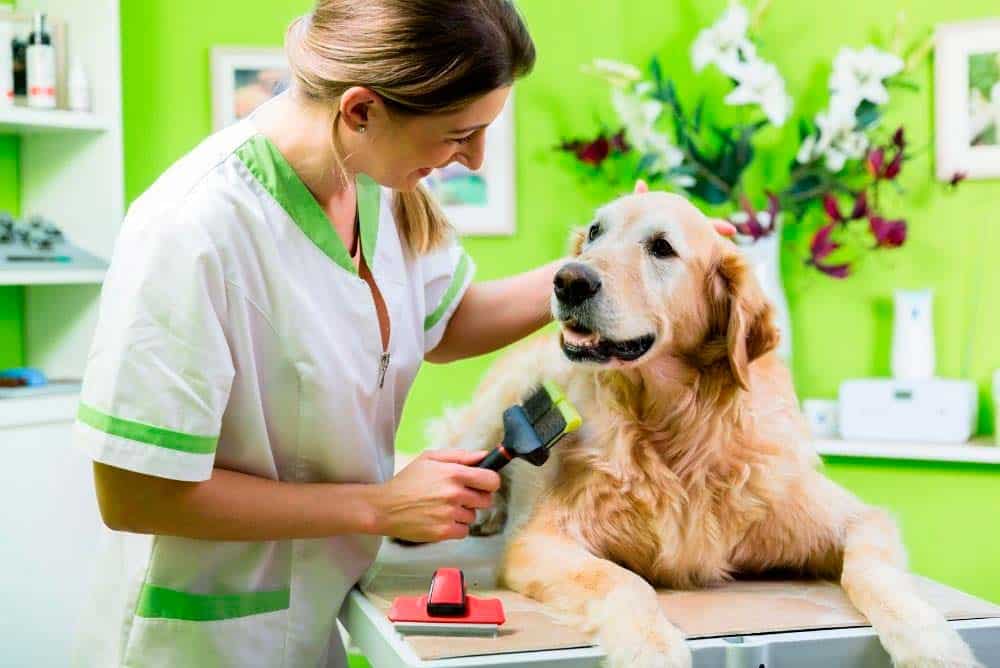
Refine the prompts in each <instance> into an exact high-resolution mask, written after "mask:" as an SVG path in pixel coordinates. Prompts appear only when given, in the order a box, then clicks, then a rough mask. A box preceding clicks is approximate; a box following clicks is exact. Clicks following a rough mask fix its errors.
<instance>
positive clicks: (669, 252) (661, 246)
mask: <svg viewBox="0 0 1000 668" xmlns="http://www.w3.org/2000/svg"><path fill="white" fill-rule="evenodd" d="M649 253H650V254H651V255H652V256H653V257H656V258H660V259H664V258H668V257H674V256H675V255H677V253H676V251H674V247H673V246H671V245H670V242H669V241H667V240H666V239H664V238H663V237H657V238H656V239H653V240H652V241H650V242H649Z"/></svg>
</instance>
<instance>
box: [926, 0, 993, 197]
mask: <svg viewBox="0 0 1000 668" xmlns="http://www.w3.org/2000/svg"><path fill="white" fill-rule="evenodd" d="M934 96H935V116H936V118H935V126H936V127H935V134H936V154H937V155H936V163H937V177H938V178H939V179H941V180H942V181H948V180H951V178H952V177H953V176H955V174H958V173H961V174H964V175H965V176H966V177H968V178H972V179H975V178H1000V19H988V20H983V21H973V22H965V23H951V24H944V25H940V26H938V28H937V30H936V33H935V48H934Z"/></svg>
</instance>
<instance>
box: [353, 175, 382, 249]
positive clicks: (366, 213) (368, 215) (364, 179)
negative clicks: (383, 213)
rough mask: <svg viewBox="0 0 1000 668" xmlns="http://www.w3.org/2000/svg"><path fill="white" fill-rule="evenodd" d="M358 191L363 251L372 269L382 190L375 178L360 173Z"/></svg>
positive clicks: (356, 189) (355, 184)
mask: <svg viewBox="0 0 1000 668" xmlns="http://www.w3.org/2000/svg"><path fill="white" fill-rule="evenodd" d="M354 188H355V191H356V192H357V193H358V215H359V216H361V252H363V253H364V254H365V262H367V263H368V268H369V269H371V268H372V267H373V266H374V264H375V243H376V242H377V241H378V215H379V205H380V204H381V197H382V191H381V189H380V187H379V184H378V183H376V182H375V179H373V178H372V177H370V176H368V175H367V174H358V176H357V178H355V179H354Z"/></svg>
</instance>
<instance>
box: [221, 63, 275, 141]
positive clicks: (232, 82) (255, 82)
mask: <svg viewBox="0 0 1000 668" xmlns="http://www.w3.org/2000/svg"><path fill="white" fill-rule="evenodd" d="M211 60H212V127H213V129H214V130H215V131H218V130H221V129H223V128H225V127H228V126H230V125H232V124H233V123H235V122H237V121H239V120H241V119H243V118H245V117H246V116H248V115H249V114H250V113H251V112H252V111H253V110H254V109H256V108H257V107H259V106H260V105H261V104H263V103H264V102H266V101H267V100H269V99H271V98H272V97H274V96H275V95H278V94H279V93H281V92H282V91H284V90H285V89H286V88H288V85H289V82H290V81H291V69H290V68H289V66H288V60H287V58H286V57H285V52H284V50H283V49H281V48H258V47H228V46H227V47H214V48H213V49H212V55H211Z"/></svg>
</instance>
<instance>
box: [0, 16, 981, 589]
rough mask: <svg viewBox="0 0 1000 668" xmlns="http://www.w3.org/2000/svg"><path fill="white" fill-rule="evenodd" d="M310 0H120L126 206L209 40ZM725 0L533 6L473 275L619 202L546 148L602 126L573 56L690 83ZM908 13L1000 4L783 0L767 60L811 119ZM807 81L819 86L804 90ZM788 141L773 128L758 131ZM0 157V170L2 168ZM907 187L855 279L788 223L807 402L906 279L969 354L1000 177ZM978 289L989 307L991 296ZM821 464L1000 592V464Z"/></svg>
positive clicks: (876, 367) (172, 139)
mask: <svg viewBox="0 0 1000 668" xmlns="http://www.w3.org/2000/svg"><path fill="white" fill-rule="evenodd" d="M308 4H309V2H308V0H297V1H295V2H289V3H277V2H267V1H265V0H257V1H256V2H247V1H246V0H216V2H210V3H206V2H204V1H200V0H199V1H197V2H196V1H195V0H169V1H168V0H123V3H122V5H123V6H122V24H123V48H124V53H123V63H124V68H123V71H124V88H125V90H124V99H125V162H126V165H125V166H126V194H127V199H128V200H129V201H131V200H132V199H134V198H135V197H136V196H137V195H138V194H139V193H140V192H141V191H142V190H143V189H144V188H146V187H147V186H148V185H149V184H150V183H151V182H152V181H153V179H154V178H155V177H156V175H157V174H158V173H159V172H160V171H161V170H162V169H164V168H165V167H166V166H167V165H169V164H170V162H171V161H173V160H174V159H176V158H177V157H179V156H180V155H181V154H183V153H184V152H185V151H187V150H188V149H190V148H191V147H193V146H194V145H195V144H196V143H197V142H198V141H199V139H200V138H201V137H202V136H204V135H205V134H206V133H208V132H209V130H210V125H211V121H210V98H209V89H210V86H209V58H208V48H209V46H210V45H213V44H230V45H240V44H256V45H277V44H279V43H280V41H281V37H282V32H283V29H284V27H285V26H286V25H287V23H288V22H289V20H290V19H291V18H292V17H293V16H294V15H295V14H296V13H297V12H299V11H301V10H303V9H305V8H306V7H307V5H308ZM724 4H725V1H724V0H712V1H711V2H697V1H695V0H666V1H655V2H654V1H651V0H641V1H640V0H633V1H630V2H609V1H607V0H580V1H579V2H577V3H575V4H574V6H573V9H572V11H567V6H566V4H565V3H561V2H552V1H551V0H522V2H521V5H522V7H523V9H524V11H525V14H526V16H527V18H528V21H529V24H530V27H531V29H532V32H533V35H534V37H535V40H536V42H537V46H538V52H539V60H538V66H537V68H536V71H535V73H534V74H533V75H532V76H531V77H529V78H528V79H527V80H525V81H524V82H523V83H521V84H520V85H519V88H518V106H517V119H516V120H517V129H518V132H517V135H518V139H517V179H518V226H519V227H518V234H517V236H516V237H515V238H513V239H470V240H468V241H467V244H466V246H467V248H468V250H469V251H470V252H471V253H472V255H473V256H474V257H475V259H476V261H477V263H478V265H479V277H480V278H487V279H488V278H493V277H499V276H505V275H508V274H511V273H514V272H518V271H521V270H524V269H528V268H530V267H533V266H536V265H538V264H540V263H542V262H544V261H546V260H549V259H551V258H555V257H557V256H559V255H560V254H561V253H562V252H563V250H564V248H565V239H566V234H567V231H568V229H569V228H570V227H571V226H573V225H576V224H581V223H583V222H585V221H586V220H587V218H588V215H589V212H590V211H591V209H592V208H593V207H594V206H596V205H598V204H599V203H601V202H602V201H605V200H606V199H608V198H609V197H611V196H612V195H613V194H614V193H612V192H609V191H608V190H607V189H605V188H601V187H598V186H596V185H594V184H586V183H582V182H580V181H579V180H578V178H577V177H576V176H575V175H574V174H572V173H569V172H568V171H567V170H566V169H564V168H563V167H561V166H560V164H559V162H558V161H557V160H556V156H555V155H554V154H553V152H552V151H551V150H550V149H551V146H552V145H553V144H554V143H556V142H557V141H558V139H560V138H561V137H563V136H568V135H574V134H583V133H588V132H590V131H591V130H593V129H594V127H595V125H594V123H595V118H596V117H597V115H598V112H599V110H600V115H603V117H605V118H609V116H608V111H609V110H608V108H607V104H606V92H605V91H604V90H603V89H602V88H601V86H600V85H595V83H594V81H592V80H590V79H588V78H586V77H584V76H583V75H581V74H580V73H579V66H580V64H581V63H583V62H586V61H588V60H590V59H591V58H593V57H596V56H603V57H610V58H620V59H629V60H632V61H634V62H644V61H645V60H646V59H647V58H648V56H649V55H650V54H651V53H653V52H657V53H659V54H660V55H661V57H662V58H663V61H664V63H665V69H666V70H667V71H668V72H671V73H674V74H675V75H676V76H677V78H678V83H679V85H680V87H681V90H682V92H683V91H684V90H685V89H688V90H690V86H691V82H692V75H691V74H690V72H689V65H688V57H687V52H688V48H689V45H690V43H691V40H692V38H693V36H694V34H695V32H696V30H697V28H698V26H700V25H703V24H706V23H707V22H709V21H710V20H712V19H713V18H714V17H715V16H716V15H717V13H718V12H719V10H721V8H722V7H723V6H724ZM904 6H905V7H906V8H907V10H908V14H909V18H910V21H911V23H912V24H913V25H914V26H919V27H922V28H927V27H929V26H931V25H933V24H934V23H936V22H940V21H949V20H957V19H968V18H976V17H983V16H988V15H990V14H991V13H994V14H995V13H997V10H996V5H995V2H994V1H993V0H952V1H951V2H948V3H936V2H929V1H927V0H922V1H921V2H908V3H903V2H868V1H866V0H843V1H842V2H839V3H834V4H816V3H799V2H791V1H790V0H774V4H773V6H772V9H771V11H770V14H769V17H768V20H767V23H766V26H765V29H764V32H763V38H764V41H765V45H764V53H765V54H766V56H767V57H768V58H773V59H774V60H776V61H777V63H778V65H779V67H780V68H781V70H782V72H783V73H784V74H785V76H786V77H787V80H788V86H789V90H790V91H791V92H792V93H793V94H794V95H795V96H796V98H798V99H800V105H801V106H800V108H802V109H804V110H806V111H809V112H812V111H815V110H817V109H819V108H821V107H822V106H823V104H824V102H825V98H824V95H823V88H824V85H825V81H826V77H827V74H828V71H829V65H828V63H829V62H830V61H831V60H832V58H833V55H834V54H835V52H836V50H837V48H838V47H839V46H840V45H842V44H847V45H853V46H860V45H862V44H863V43H864V42H865V41H866V40H867V39H868V38H869V37H874V36H877V35H873V34H872V31H871V29H872V28H873V27H875V28H879V27H881V28H883V32H884V28H888V27H889V26H891V25H892V22H893V20H894V17H895V14H896V11H897V10H898V9H899V8H901V7H904ZM876 32H877V31H876ZM918 78H919V80H920V81H921V83H922V84H923V85H924V90H923V91H922V92H921V93H919V94H912V95H911V96H910V98H909V101H908V103H907V105H906V109H905V113H902V114H900V115H899V117H898V118H897V119H896V120H899V119H902V120H905V121H906V122H907V126H908V129H909V132H910V136H911V138H912V139H913V140H914V142H915V143H916V144H918V145H919V144H924V143H932V134H931V133H932V118H931V108H932V104H931V97H930V95H931V90H930V84H931V73H930V69H929V68H925V69H924V70H922V71H921V72H919V73H918ZM803 91H809V92H810V94H809V95H807V96H806V97H805V98H804V99H802V98H800V95H801V94H802V92H803ZM781 138H782V136H781V135H780V134H779V135H775V136H772V137H771V138H768V137H764V138H763V140H764V141H772V142H779V141H780V140H781ZM2 148H3V147H0V149H2ZM3 155H6V153H0V170H2V169H4V165H6V164H7V162H9V160H8V161H6V162H5V161H4V160H3V157H2V156H3ZM8 168H9V165H8ZM931 170H932V163H931V160H930V153H929V152H928V153H927V154H925V155H924V157H922V158H920V159H919V160H917V161H916V162H915V163H913V164H911V165H909V173H910V176H911V177H912V178H917V179H918V180H925V179H924V177H925V176H929V175H930V174H931ZM14 172H16V170H14ZM14 172H12V173H14ZM0 176H2V172H0ZM0 182H2V181H0ZM912 194H913V197H912V198H911V199H910V201H909V205H908V208H907V209H906V210H905V213H906V214H908V216H909V218H910V221H911V238H910V241H909V242H908V243H907V246H906V247H905V248H904V249H903V250H900V251H896V252H894V253H886V254H883V255H881V256H879V257H878V258H874V259H873V260H872V262H871V263H870V264H869V266H867V267H865V268H863V269H862V270H861V271H860V272H859V273H858V274H857V275H856V276H855V277H853V278H852V279H850V280H849V281H845V282H835V281H832V280H829V279H826V278H825V277H820V276H817V275H815V274H812V273H809V272H808V271H806V270H804V268H803V267H802V266H801V256H799V255H796V253H798V252H799V248H800V247H801V244H802V243H803V242H804V241H805V238H804V237H803V236H800V235H797V234H796V230H795V229H794V227H791V226H790V227H789V229H787V230H786V234H787V237H788V244H787V249H788V250H789V253H788V254H787V255H786V257H785V260H784V271H785V276H786V283H787V290H788V297H789V301H790V303H791V308H792V313H793V328H794V331H793V334H794V340H795V362H794V372H795V378H796V382H797V385H798V388H799V391H800V394H801V395H803V396H817V397H822V396H825V397H833V396H835V394H836V390H837V386H838V383H839V382H840V381H841V380H843V379H845V378H851V377H861V376H872V375H886V374H887V373H888V350H889V340H890V331H891V309H890V301H889V300H890V298H891V293H892V290H893V289H894V288H897V287H916V286H931V287H933V288H934V289H935V291H936V294H937V301H936V304H935V308H936V312H935V313H936V319H935V326H936V330H937V343H938V350H937V352H938V360H939V363H938V370H939V373H940V374H942V375H946V376H953V375H956V374H958V373H959V372H960V370H961V360H962V354H963V351H964V350H965V349H966V347H967V346H968V345H969V343H970V342H969V339H968V336H967V330H968V325H969V322H970V319H971V318H972V315H971V314H970V300H972V298H973V296H974V294H975V292H976V291H975V289H974V288H976V287H977V286H988V285H990V284H991V283H992V284H996V283H997V282H998V280H1000V263H997V262H996V261H995V259H996V250H995V249H996V247H997V242H998V237H997V233H996V232H994V231H993V227H994V226H995V225H996V223H997V222H998V221H997V220H996V217H995V214H994V213H993V207H992V206H991V205H992V204H995V203H996V202H997V201H1000V181H993V182H979V183H967V184H963V188H962V189H961V190H960V191H959V192H958V193H956V194H955V195H946V194H943V193H942V191H941V190H940V189H939V188H938V187H937V186H935V185H931V184H921V185H919V187H915V188H913V193H912ZM991 249H992V252H993V255H992V257H991V256H990V255H989V253H990V251H991ZM991 260H993V261H992V262H991ZM980 271H981V272H982V273H977V272H980ZM985 292H986V291H985V290H984V294H983V298H984V299H985V298H987V297H989V295H988V294H985ZM19 303H20V297H19V295H18V294H17V293H16V292H10V291H6V292H5V291H3V290H0V355H4V354H7V355H8V356H10V355H9V352H8V348H11V349H13V350H15V351H16V350H18V349H19V346H20V335H19V328H20V325H19V321H18V317H17V315H16V314H17V311H18V310H19ZM977 317H978V326H977V328H976V331H977V332H978V333H979V336H978V338H977V339H976V340H975V341H974V342H973V343H974V346H973V347H972V354H971V357H970V359H971V367H970V368H971V372H972V375H973V377H974V378H975V379H976V380H978V381H979V382H980V383H981V384H982V385H983V387H984V388H985V386H986V382H987V377H988V374H989V373H990V372H991V370H992V369H993V368H997V367H1000V339H998V338H997V337H994V336H990V335H989V333H990V332H991V331H996V330H997V329H1000V309H998V308H996V307H995V306H991V305H989V304H988V303H982V304H980V305H979V314H978V316H977ZM15 357H16V355H15ZM490 359H492V357H490V358H487V359H477V360H470V361H466V362H461V363H458V364H453V365H449V366H446V367H435V366H431V365H426V366H425V368H424V369H423V370H422V371H421V373H420V376H419V377H418V380H417V383H416V385H415V387H414V390H413V394H412V396H411V399H410V401H409V402H408V404H407V407H406V412H405V415H404V422H403V425H402V427H401V430H400V441H399V447H400V448H401V449H404V450H410V451H412V450H416V449H419V448H421V447H422V446H423V440H422V436H421V434H422V427H423V423H424V421H425V420H426V419H427V418H428V417H431V416H433V415H435V414H437V413H438V412H439V411H440V410H441V407H442V406H443V405H444V404H446V403H458V402H461V401H463V400H464V399H465V398H466V397H467V396H468V395H469V393H470V392H471V391H472V389H473V387H474V386H475V384H476V381H477V379H478V378H479V377H480V375H481V374H482V372H483V370H484V369H485V368H486V365H487V364H488V362H489V360H490ZM0 363H2V361H0ZM984 413H986V414H984V418H983V420H982V421H981V423H980V427H981V430H983V431H988V430H989V429H990V425H991V424H992V422H991V420H990V417H989V415H988V411H984ZM827 468H828V471H829V473H830V475H831V476H832V477H833V478H835V479H836V480H838V481H840V482H842V483H843V484H845V485H847V486H848V487H850V488H851V489H853V490H855V491H856V492H857V493H859V494H860V495H861V496H862V497H863V498H865V499H866V500H868V501H870V502H873V503H878V504H880V505H883V506H886V507H888V508H891V509H892V510H893V511H894V512H895V513H896V514H897V516H898V517H899V519H900V522H901V524H902V526H903V528H904V531H905V534H906V541H907V545H908V547H909V549H910V553H911V559H912V563H913V565H914V568H915V569H916V570H917V571H919V572H921V573H924V574H926V575H929V576H932V577H936V578H938V579H940V580H942V581H944V582H948V583H951V584H954V585H957V586H959V587H962V588H964V589H966V590H968V591H970V592H973V593H976V594H979V595H981V596H985V597H987V598H990V599H993V600H996V601H1000V559H997V556H998V555H1000V535H998V533H997V532H994V531H989V530H988V527H989V526H991V524H992V522H991V521H990V520H992V519H993V518H992V516H990V514H991V511H992V512H995V509H996V508H998V507H1000V471H997V470H996V469H994V468H989V467H975V466H959V465H932V464H914V463H902V462H877V463H872V462H866V461H861V460H848V459H834V460H831V461H830V462H829V463H828V467H827Z"/></svg>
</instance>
